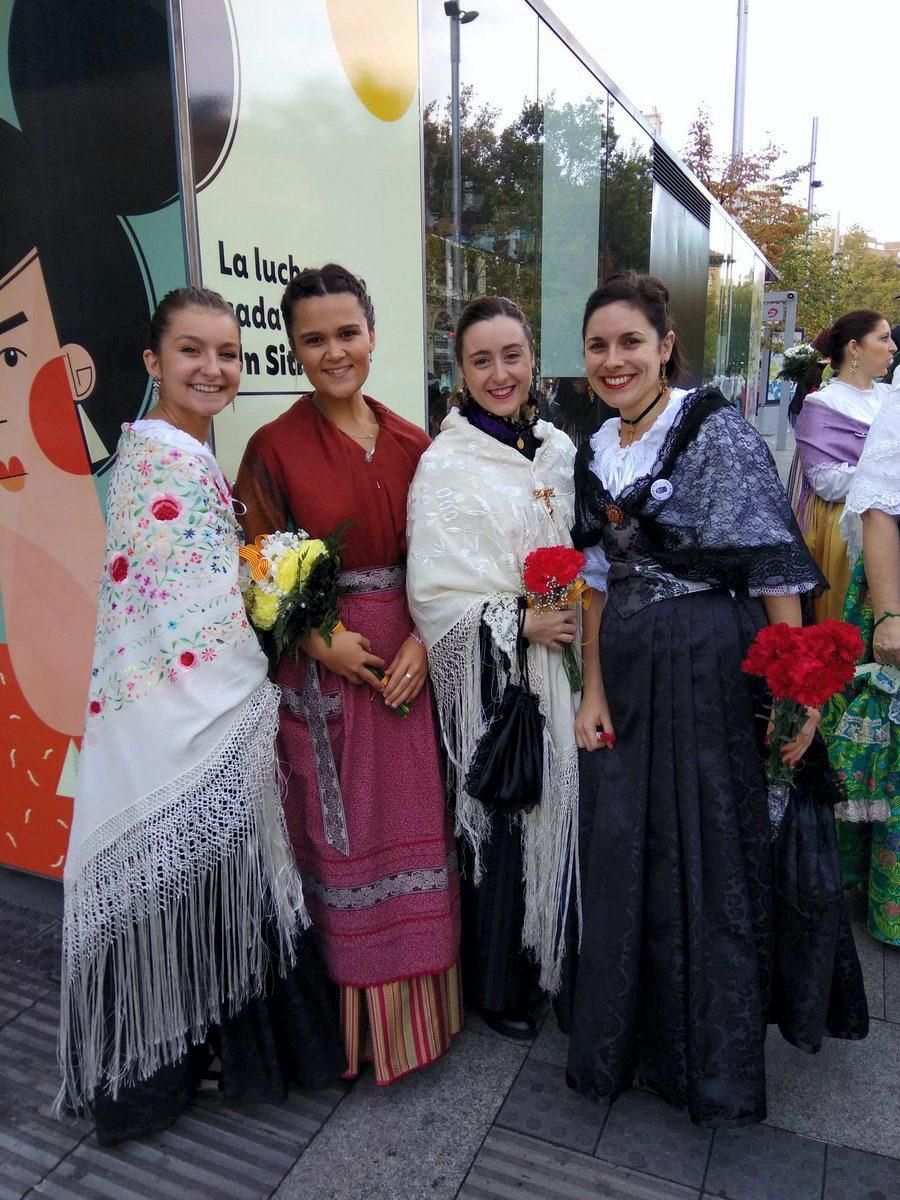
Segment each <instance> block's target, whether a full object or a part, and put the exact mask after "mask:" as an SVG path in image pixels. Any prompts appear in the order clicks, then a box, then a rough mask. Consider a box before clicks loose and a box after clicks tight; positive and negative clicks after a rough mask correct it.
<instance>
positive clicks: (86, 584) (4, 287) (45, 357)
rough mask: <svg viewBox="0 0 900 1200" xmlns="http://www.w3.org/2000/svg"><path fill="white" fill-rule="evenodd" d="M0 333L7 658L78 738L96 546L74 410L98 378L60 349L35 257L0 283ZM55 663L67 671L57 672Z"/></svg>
mask: <svg viewBox="0 0 900 1200" xmlns="http://www.w3.org/2000/svg"><path fill="white" fill-rule="evenodd" d="M0 330H2V331H3V332H2V333H0V591H2V595H3V612H4V619H5V624H6V636H7V641H8V645H9V654H10V659H11V662H12V667H13V670H14V671H15V675H16V678H17V680H18V682H19V685H20V687H21V688H22V689H23V691H24V692H25V694H26V695H27V696H28V701H29V705H30V707H31V709H32V710H33V712H34V713H35V714H36V715H37V716H38V717H39V719H40V720H41V721H42V722H43V723H44V724H45V725H49V726H50V727H51V728H52V729H55V730H57V731H58V732H60V733H68V734H72V735H76V734H78V733H80V732H81V724H82V721H83V717H84V697H85V694H86V688H87V682H86V681H87V677H88V673H89V671H90V665H91V648H92V642H91V639H90V638H87V639H85V638H84V637H83V631H84V630H85V629H90V628H92V626H93V620H94V612H95V609H96V577H97V562H98V558H97V552H98V547H99V553H100V554H101V555H102V546H103V518H102V514H101V512H100V506H99V502H98V498H97V491H96V488H95V487H94V482H93V478H92V476H91V463H90V460H89V457H88V453H87V449H86V446H85V441H84V436H83V433H82V427H81V423H80V421H79V417H78V412H77V409H76V403H77V402H78V401H79V400H85V399H87V397H88V396H89V395H90V393H91V391H92V390H93V386H94V378H95V371H94V364H93V361H92V359H91V357H90V355H89V354H88V352H87V350H85V349H84V347H83V346H79V345H75V344H70V345H66V346H61V345H60V344H59V338H58V336H57V333H56V327H55V324H54V320H53V313H52V312H51V309H50V302H49V298H48V296H47V290H46V287H45V286H44V277H43V273H42V271H41V263H40V258H39V256H38V254H37V251H33V252H32V253H31V254H30V255H29V256H28V257H26V258H25V259H24V260H23V261H22V262H20V263H19V264H18V265H17V266H16V267H14V268H13V270H12V271H11V272H10V273H9V274H8V275H7V276H6V277H5V278H3V279H2V280H0ZM73 530H77V531H78V533H77V536H75V537H73V536H72V531H73ZM60 613H65V614H66V620H65V621H62V620H60V619H59V615H60ZM36 630H40V631H41V635H40V638H39V639H37V638H35V636H34V633H35V631H36ZM73 630H74V631H75V637H74V638H73V637H72V631H73ZM79 635H82V636H79ZM63 662H65V663H66V666H67V670H66V671H59V670H58V669H57V670H54V666H57V667H58V665H59V664H61V663H63Z"/></svg>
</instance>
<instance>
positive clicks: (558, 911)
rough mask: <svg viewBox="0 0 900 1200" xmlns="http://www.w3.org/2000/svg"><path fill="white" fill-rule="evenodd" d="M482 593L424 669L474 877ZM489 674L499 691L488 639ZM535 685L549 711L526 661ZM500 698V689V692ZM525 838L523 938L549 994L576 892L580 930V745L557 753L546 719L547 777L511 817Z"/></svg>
mask: <svg viewBox="0 0 900 1200" xmlns="http://www.w3.org/2000/svg"><path fill="white" fill-rule="evenodd" d="M498 598H499V595H498V596H486V597H483V598H482V600H481V601H480V602H479V603H478V604H475V605H473V606H472V607H471V608H470V609H468V611H467V612H466V613H465V615H464V617H463V618H462V620H461V621H459V622H458V623H457V624H456V625H455V626H454V627H453V628H452V629H451V630H450V631H449V632H448V633H447V634H445V635H444V637H443V638H441V640H440V641H439V642H436V643H435V645H434V646H432V648H431V649H430V650H429V652H428V660H429V671H430V676H431V682H432V687H433V690H434V695H435V700H436V703H437V708H438V717H439V724H440V728H441V731H442V735H443V741H444V746H445V749H446V752H447V773H448V793H449V795H450V796H452V797H453V799H454V801H455V833H456V836H457V837H459V838H462V839H463V840H465V841H466V842H467V843H468V845H469V846H470V847H471V849H472V854H473V862H474V865H473V882H474V883H475V884H476V885H478V884H480V883H481V880H482V879H483V877H484V864H483V860H482V846H483V844H484V840H485V838H487V837H489V836H490V833H491V828H492V824H493V818H492V816H491V814H490V813H489V812H488V810H487V809H486V808H485V806H484V805H483V804H482V803H481V801H480V800H476V799H475V798H474V797H472V796H470V795H469V794H468V792H467V791H466V790H465V778H466V773H467V771H468V767H469V764H470V762H471V760H472V756H473V754H474V753H475V748H476V746H477V745H478V742H479V739H480V738H481V736H482V734H483V733H484V731H485V729H486V725H487V723H486V720H485V717H484V711H483V708H482V702H481V681H482V669H481V668H482V662H481V653H480V650H479V627H480V624H481V619H482V613H483V612H484V609H485V606H486V604H487V603H490V601H491V600H493V599H498ZM491 645H492V653H493V658H494V662H493V666H494V673H493V674H494V679H495V680H496V681H497V684H496V686H497V688H498V691H501V692H502V689H503V687H505V684H506V680H507V678H508V671H507V661H506V659H505V656H503V655H502V653H501V652H500V651H499V650H498V649H497V647H496V645H495V644H494V643H493V641H492V642H491ZM529 673H530V675H531V680H532V688H533V690H534V692H535V694H536V695H537V696H538V701H539V704H540V708H541V711H542V712H543V714H544V716H545V718H546V717H547V716H548V712H547V704H546V699H545V687H544V682H543V679H542V678H541V677H540V674H539V672H538V671H537V670H536V669H535V666H534V665H533V664H532V663H529ZM497 698H499V696H498V697H497ZM515 823H516V824H517V825H518V826H519V829H520V834H521V838H522V860H523V883H524V891H525V920H524V923H523V926H522V945H523V947H524V948H525V949H526V950H527V951H529V952H530V953H531V955H532V956H533V957H534V959H535V961H536V962H537V963H538V965H539V967H540V986H541V987H542V988H543V990H544V991H546V992H547V993H548V994H549V995H551V996H554V995H555V994H556V993H557V992H558V991H559V988H560V984H561V981H562V968H563V961H564V959H565V955H566V944H565V914H566V912H567V910H568V906H569V903H570V901H571V899H572V893H573V890H574V898H575V901H576V904H577V906H578V914H579V932H580V922H581V914H580V906H581V884H580V878H579V870H578V845H577V838H578V750H577V747H576V746H575V744H574V743H573V744H572V745H570V746H567V747H566V748H565V749H564V750H563V751H562V752H558V751H557V750H556V748H555V746H554V744H553V739H552V735H551V732H550V721H549V720H546V721H545V726H544V779H543V788H542V791H541V803H540V804H539V805H537V806H536V807H535V808H534V809H532V811H531V812H530V813H524V812H523V813H519V814H517V816H516V817H515Z"/></svg>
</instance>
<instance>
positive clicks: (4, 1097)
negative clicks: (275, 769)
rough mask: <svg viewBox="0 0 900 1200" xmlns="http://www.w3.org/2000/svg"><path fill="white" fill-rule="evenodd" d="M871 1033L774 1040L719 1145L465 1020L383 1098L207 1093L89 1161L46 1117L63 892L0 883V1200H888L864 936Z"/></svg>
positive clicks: (882, 965)
mask: <svg viewBox="0 0 900 1200" xmlns="http://www.w3.org/2000/svg"><path fill="white" fill-rule="evenodd" d="M856 932H857V942H858V945H859V949H860V955H861V957H862V960H863V965H864V969H865V973H866V981H867V990H868V995H869V1003H870V1008H871V1012H872V1017H873V1021H872V1030H871V1033H870V1035H869V1037H868V1039H867V1040H866V1041H864V1042H856V1043H845V1042H830V1043H828V1044H826V1046H825V1048H824V1049H823V1051H822V1053H821V1054H819V1055H817V1056H815V1057H809V1056H807V1055H803V1054H801V1053H799V1052H798V1051H796V1050H794V1049H793V1048H792V1047H790V1046H788V1045H787V1044H786V1043H785V1042H784V1041H783V1040H782V1039H781V1038H780V1037H779V1035H778V1034H777V1032H775V1033H773V1034H772V1035H771V1037H770V1039H769V1046H768V1058H769V1120H768V1122H767V1123H766V1124H765V1125H758V1126H751V1127H749V1128H746V1129H738V1130H719V1131H717V1132H716V1133H715V1134H713V1133H712V1132H711V1131H708V1130H700V1129H696V1128H694V1127H693V1126H692V1125H691V1124H690V1122H689V1121H688V1120H687V1118H686V1117H684V1116H683V1115H682V1114H680V1113H678V1112H674V1111H673V1110H672V1109H670V1108H668V1107H667V1106H666V1105H664V1104H662V1103H661V1102H660V1101H658V1100H657V1099H656V1098H655V1097H653V1096H650V1095H648V1094H647V1093H644V1092H638V1091H633V1092H629V1093H627V1094H626V1095H624V1096H622V1097H620V1098H619V1100H617V1101H616V1103H615V1104H614V1105H613V1106H612V1108H601V1107H599V1106H595V1105H593V1104H591V1103H589V1102H588V1101H586V1100H584V1099H582V1098H581V1097H579V1096H577V1095H575V1094H574V1093H573V1092H571V1091H569V1089H568V1088H567V1087H566V1085H565V1079H564V1075H563V1063H564V1061H565V1053H566V1045H565V1038H563V1037H562V1036H561V1035H560V1033H559V1032H558V1031H557V1030H556V1028H555V1023H554V1021H553V1019H552V1017H550V1018H548V1019H547V1020H546V1021H545V1023H544V1026H543V1028H542V1030H541V1033H540V1035H539V1036H538V1038H537V1039H536V1041H535V1042H534V1044H533V1045H529V1044H522V1043H517V1042H512V1041H509V1040H507V1039H504V1038H501V1037H498V1036H497V1035H495V1034H494V1033H492V1032H491V1031H490V1030H489V1029H488V1028H487V1027H486V1026H485V1025H484V1024H483V1022H481V1021H480V1020H479V1019H478V1018H477V1017H475V1016H469V1018H468V1020H467V1022H466V1029H465V1031H464V1032H463V1033H462V1035H461V1036H460V1037H459V1038H458V1039H457V1041H456V1042H455V1043H454V1045H453V1046H452V1048H451V1050H450V1051H449V1053H448V1054H447V1055H446V1057H445V1058H444V1059H443V1060H442V1061H441V1062H439V1063H437V1064H435V1065H434V1066H433V1067H431V1068H430V1069H429V1070H427V1071H423V1072H421V1073H419V1074H417V1075H413V1076H410V1077H408V1078H407V1079H406V1080H403V1081H401V1082H400V1083H398V1084H395V1085H394V1086H393V1087H391V1088H378V1087H376V1086H375V1084H374V1083H373V1081H372V1078H371V1076H370V1075H369V1076H364V1077H363V1078H362V1079H361V1080H359V1081H358V1082H357V1083H356V1084H355V1085H354V1086H353V1087H348V1088H344V1087H335V1088H333V1089H331V1090H329V1091H327V1092H323V1093H297V1094H295V1095H293V1096H292V1098H291V1100H290V1102H289V1103H288V1104H287V1105H286V1106H285V1107H284V1108H273V1107H269V1106H257V1107H255V1108H252V1109H249V1110H246V1109H242V1110H241V1111H239V1112H238V1111H235V1110H233V1109H229V1108H227V1107H226V1106H225V1105H224V1104H223V1103H222V1102H221V1101H220V1100H219V1098H218V1095H217V1094H216V1093H215V1092H211V1093H208V1094H204V1095H203V1096H202V1097H200V1098H199V1099H198V1101H197V1102H196V1103H195V1104H194V1105H193V1107H192V1108H191V1109H190V1110H189V1111H188V1113H186V1114H185V1115H184V1116H183V1117H182V1118H181V1119H180V1120H179V1121H178V1122H177V1123H176V1124H175V1125H174V1126H173V1127H172V1128H171V1129H170V1130H168V1131H167V1132H165V1133H163V1134H159V1135H158V1136H156V1137H153V1138H150V1139H148V1140H147V1141H146V1142H140V1143H136V1142H133V1143H128V1144H126V1145H125V1146H123V1147H120V1148H117V1149H115V1150H103V1149H101V1148H100V1147H99V1146H98V1145H97V1143H96V1140H95V1139H94V1137H93V1134H92V1133H91V1129H90V1125H89V1124H87V1123H86V1122H77V1121H72V1120H69V1121H63V1122H58V1121H54V1120H53V1119H52V1118H51V1117H50V1115H49V1108H50V1105H51V1103H52V1100H53V1097H54V1094H55V1091H56V1086H57V1075H56V1062H55V1031H56V1021H57V1017H58V1001H57V988H58V977H59V971H58V961H59V891H58V888H57V887H56V886H55V885H51V884H49V883H46V882H44V881H39V880H30V879H27V878H25V877H21V876H15V875H13V873H11V872H4V871H2V870H0V1200H20V1198H22V1197H28V1198H29V1200H36V1198H37V1197H48V1198H53V1200H132V1198H138V1197H140V1198H143V1200H169V1198H172V1200H213V1198H215V1200H218V1198H220V1197H221V1198H222V1200H268V1198H269V1197H277V1198H278V1200H425V1198H428V1200H452V1198H453V1197H459V1198H460V1200H500V1198H506V1200H510V1198H513V1197H516V1198H518V1200H557V1198H560V1200H562V1198H565V1200H579V1198H581V1197H585V1198H591V1200H598V1198H609V1200H699V1198H700V1197H706V1198H712V1197H717V1198H722V1200H894V1198H895V1197H900V1136H898V1133H900V1098H898V1092H897V1086H896V1075H897V1064H898V1063H900V951H897V950H894V949H891V948H887V947H884V946H882V945H881V944H880V943H879V942H876V941H875V940H874V939H873V938H871V937H870V936H869V935H868V934H867V933H866V931H865V929H864V928H863V926H862V925H861V924H860V923H857V925H856Z"/></svg>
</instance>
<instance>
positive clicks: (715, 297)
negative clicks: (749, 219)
mask: <svg viewBox="0 0 900 1200" xmlns="http://www.w3.org/2000/svg"><path fill="white" fill-rule="evenodd" d="M731 238H732V234H731V226H730V225H729V224H728V222H727V221H726V220H725V218H724V217H723V216H722V214H721V213H720V212H719V211H718V210H717V209H713V210H712V213H711V214H710V225H709V268H708V274H707V287H706V332H705V336H704V340H703V382H704V383H711V384H715V385H716V386H718V384H719V382H720V380H721V377H722V376H723V375H724V373H725V365H726V359H727V356H728V331H729V326H730V324H731V268H732V265H733V263H734V259H733V258H732V256H731Z"/></svg>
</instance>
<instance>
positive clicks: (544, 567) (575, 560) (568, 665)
mask: <svg viewBox="0 0 900 1200" xmlns="http://www.w3.org/2000/svg"><path fill="white" fill-rule="evenodd" d="M583 567H584V555H583V554H582V553H581V551H580V550H573V549H572V547H571V546H541V547H540V549H538V550H532V552H531V553H530V554H529V555H528V556H527V558H526V559H525V565H524V566H523V568H522V583H523V585H524V588H525V598H526V601H527V603H528V607H529V608H535V609H537V611H538V612H547V611H550V610H556V609H562V608H571V607H572V606H573V605H574V604H581V605H582V606H583V605H584V604H586V603H587V600H588V598H589V596H590V588H589V587H588V586H587V584H586V583H585V582H584V580H583V579H579V577H578V576H579V574H580V572H581V570H582V568H583ZM562 659H563V666H564V667H565V669H566V677H567V678H568V680H569V686H570V687H571V688H572V691H573V692H580V691H581V685H582V679H581V667H580V665H579V663H578V655H577V654H576V653H575V647H574V646H572V645H571V644H569V645H567V646H566V648H565V649H564V650H563V652H562Z"/></svg>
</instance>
